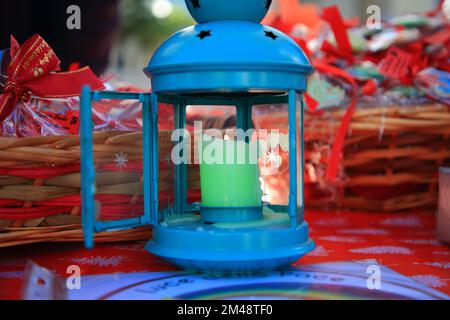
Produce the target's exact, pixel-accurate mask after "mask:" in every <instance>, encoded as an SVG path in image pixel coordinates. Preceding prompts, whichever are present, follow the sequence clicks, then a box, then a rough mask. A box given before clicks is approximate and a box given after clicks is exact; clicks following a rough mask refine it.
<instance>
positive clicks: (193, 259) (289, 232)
mask: <svg viewBox="0 0 450 320" xmlns="http://www.w3.org/2000/svg"><path fill="white" fill-rule="evenodd" d="M314 248H315V244H314V242H313V241H312V240H311V239H310V238H309V237H308V225H307V223H306V222H303V223H302V224H300V225H299V226H298V227H297V228H296V229H291V228H289V225H284V224H283V225H269V226H263V227H259V228H252V229H249V228H242V229H239V228H238V229H233V228H217V227H214V225H207V224H204V223H203V222H202V221H199V222H191V223H185V224H181V225H175V226H171V225H158V226H156V227H154V229H153V239H152V240H151V241H150V242H148V244H147V245H146V249H147V250H148V251H149V252H151V253H153V254H155V255H157V256H160V257H162V258H163V259H165V260H167V261H168V262H169V263H172V264H174V265H176V266H178V267H180V268H182V269H185V270H189V271H200V272H206V273H210V274H211V273H213V274H242V273H259V272H268V271H273V270H277V269H281V268H285V267H288V266H289V265H290V264H292V263H293V262H295V261H296V260H298V259H299V258H301V257H302V256H304V255H305V254H307V253H308V252H310V251H312V250H313V249H314Z"/></svg>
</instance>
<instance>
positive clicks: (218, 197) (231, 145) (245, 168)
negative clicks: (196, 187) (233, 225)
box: [199, 135, 262, 207]
mask: <svg viewBox="0 0 450 320" xmlns="http://www.w3.org/2000/svg"><path fill="white" fill-rule="evenodd" d="M256 151H257V149H256V147H255V146H253V144H251V145H250V144H248V143H246V142H244V141H234V140H223V139H219V138H213V137H210V136H207V135H203V138H202V147H200V148H199V154H200V160H201V163H200V182H201V191H202V206H204V207H253V206H261V205H262V200H261V199H262V190H261V184H260V181H259V177H260V173H259V166H258V161H257V153H256Z"/></svg>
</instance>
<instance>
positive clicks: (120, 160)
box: [114, 152, 128, 169]
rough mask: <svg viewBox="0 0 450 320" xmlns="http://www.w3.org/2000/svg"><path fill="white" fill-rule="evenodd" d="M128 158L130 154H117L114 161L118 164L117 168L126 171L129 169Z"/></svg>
mask: <svg viewBox="0 0 450 320" xmlns="http://www.w3.org/2000/svg"><path fill="white" fill-rule="evenodd" d="M127 157H128V154H125V153H123V152H120V153H117V154H116V159H115V160H114V162H115V163H116V168H118V169H125V168H126V167H127V162H128V159H127Z"/></svg>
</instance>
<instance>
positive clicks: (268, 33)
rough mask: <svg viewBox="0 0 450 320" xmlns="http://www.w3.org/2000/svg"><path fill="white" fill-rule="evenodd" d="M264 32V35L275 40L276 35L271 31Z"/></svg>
mask: <svg viewBox="0 0 450 320" xmlns="http://www.w3.org/2000/svg"><path fill="white" fill-rule="evenodd" d="M264 32H265V33H266V37H268V38H271V39H272V40H275V39H276V38H278V36H277V35H276V34H275V33H273V32H272V31H264Z"/></svg>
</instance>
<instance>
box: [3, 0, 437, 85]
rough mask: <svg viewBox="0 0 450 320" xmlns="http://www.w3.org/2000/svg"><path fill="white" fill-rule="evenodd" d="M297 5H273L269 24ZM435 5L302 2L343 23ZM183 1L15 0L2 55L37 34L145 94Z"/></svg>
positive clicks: (67, 60) (182, 16)
mask: <svg viewBox="0 0 450 320" xmlns="http://www.w3.org/2000/svg"><path fill="white" fill-rule="evenodd" d="M230 1H234V0H230ZM293 2H300V1H298V0H274V3H273V5H272V8H271V11H270V14H269V17H268V19H270V18H271V17H274V16H276V14H277V12H279V11H280V10H288V8H289V6H292V3H293ZM437 2H438V0H310V1H304V0H302V1H301V3H302V5H307V6H311V5H317V6H319V7H320V6H329V5H338V6H339V8H340V9H341V12H342V14H343V15H344V17H346V18H349V19H350V18H354V17H358V18H359V19H360V21H365V19H367V16H368V15H367V13H366V10H367V7H368V6H369V5H374V4H375V5H378V6H379V7H380V8H381V14H382V19H383V20H387V19H389V18H391V17H394V16H398V15H401V14H405V13H413V12H416V13H417V12H425V11H429V10H432V9H433V8H434V7H435V6H436V4H437ZM73 4H75V5H78V6H79V7H80V9H81V30H68V29H67V27H66V21H67V18H68V17H69V14H67V12H66V10H67V7H68V6H70V5H73ZM193 23H194V21H193V20H192V19H191V17H190V15H189V13H188V11H187V9H186V8H185V4H184V0H41V1H32V0H14V1H1V2H0V49H4V48H7V47H9V42H10V40H9V39H10V35H11V34H13V35H14V36H15V37H16V38H17V39H18V40H19V42H20V43H22V42H23V41H25V40H26V39H27V38H28V37H30V36H31V35H32V34H34V33H39V34H40V35H41V36H42V37H44V39H46V40H47V42H48V43H49V44H50V45H51V47H52V48H53V49H54V50H55V52H56V54H57V55H58V57H59V58H60V59H61V60H62V67H63V69H65V68H68V66H69V65H70V64H71V63H79V64H80V65H89V66H91V68H92V69H93V70H94V71H95V72H96V73H97V74H117V75H120V78H121V79H122V80H124V81H126V82H129V83H130V84H133V85H136V86H139V87H143V88H146V87H148V80H147V78H146V76H145V75H144V74H143V72H142V69H143V68H144V67H145V66H146V64H147V62H148V60H149V59H150V57H151V55H152V53H153V51H154V50H155V49H156V48H157V47H158V46H159V45H160V44H161V42H162V41H164V39H166V38H167V37H168V36H170V35H171V34H172V33H173V32H175V31H176V30H179V29H181V28H183V27H186V26H189V25H192V24H193Z"/></svg>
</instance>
